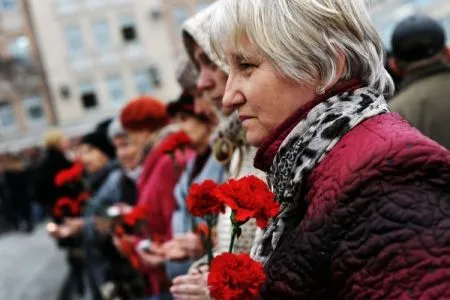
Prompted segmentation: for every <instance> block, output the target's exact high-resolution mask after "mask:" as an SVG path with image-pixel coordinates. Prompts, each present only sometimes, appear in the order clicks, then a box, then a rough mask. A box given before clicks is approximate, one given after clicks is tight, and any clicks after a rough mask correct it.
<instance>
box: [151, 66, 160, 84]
mask: <svg viewBox="0 0 450 300" xmlns="http://www.w3.org/2000/svg"><path fill="white" fill-rule="evenodd" d="M148 72H149V73H150V81H151V83H152V85H153V86H154V87H160V86H161V76H160V74H159V69H158V68H157V67H155V66H151V67H150V68H149V69H148Z"/></svg>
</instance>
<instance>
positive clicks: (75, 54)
mask: <svg viewBox="0 0 450 300" xmlns="http://www.w3.org/2000/svg"><path fill="white" fill-rule="evenodd" d="M64 33H65V36H66V44H67V51H68V52H69V56H70V57H71V58H72V59H79V58H82V57H83V56H84V54H85V53H84V44H83V36H82V33H81V30H80V28H78V27H76V26H69V27H67V28H66V29H65V32H64Z"/></svg>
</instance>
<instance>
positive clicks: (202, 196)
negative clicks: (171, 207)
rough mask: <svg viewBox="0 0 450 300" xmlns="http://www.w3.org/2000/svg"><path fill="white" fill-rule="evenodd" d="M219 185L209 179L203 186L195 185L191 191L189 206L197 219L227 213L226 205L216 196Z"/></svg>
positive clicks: (188, 200) (188, 199)
mask: <svg viewBox="0 0 450 300" xmlns="http://www.w3.org/2000/svg"><path fill="white" fill-rule="evenodd" d="M216 188H217V183H215V182H214V181H212V180H210V179H208V180H205V181H203V182H202V183H201V184H198V183H195V184H193V185H192V187H191V188H190V190H189V195H188V197H187V200H186V201H187V206H188V209H189V211H190V212H191V214H192V215H193V216H195V217H205V216H207V215H217V214H219V213H223V212H225V205H224V203H223V202H222V201H220V200H219V199H218V198H217V197H216V195H215V190H216Z"/></svg>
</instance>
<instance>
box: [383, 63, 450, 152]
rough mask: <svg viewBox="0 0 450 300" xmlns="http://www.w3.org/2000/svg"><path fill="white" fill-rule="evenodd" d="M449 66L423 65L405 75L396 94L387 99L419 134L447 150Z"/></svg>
mask: <svg viewBox="0 0 450 300" xmlns="http://www.w3.org/2000/svg"><path fill="white" fill-rule="evenodd" d="M449 82H450V67H449V66H446V65H443V64H435V65H431V66H427V67H424V68H421V69H418V70H415V71H412V72H410V73H409V74H407V75H406V76H405V78H404V80H403V81H402V84H401V87H400V93H399V94H398V95H397V96H395V97H394V98H393V99H392V101H391V102H390V108H391V110H392V111H395V112H398V113H399V114H400V115H401V116H402V117H404V118H405V119H406V120H408V121H409V122H410V123H411V124H412V125H413V126H414V127H416V128H417V129H419V130H420V131H421V132H422V133H423V134H425V135H426V136H428V137H430V138H432V139H433V140H435V141H436V142H438V143H439V144H441V145H443V146H444V147H446V148H447V149H450V126H449V123H448V118H449V116H450V99H449V95H450V84H449Z"/></svg>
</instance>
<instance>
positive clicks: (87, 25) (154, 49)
mask: <svg viewBox="0 0 450 300" xmlns="http://www.w3.org/2000/svg"><path fill="white" fill-rule="evenodd" d="M59 2H60V1H56V0H55V1H52V0H29V3H30V8H31V12H32V16H33V19H34V28H35V32H36V35H37V40H38V44H39V46H40V50H41V54H42V60H43V64H44V67H45V70H46V72H47V77H48V81H49V86H50V91H51V95H52V97H53V99H54V104H55V110H56V114H57V116H58V119H59V120H60V125H61V126H68V125H71V124H80V123H86V122H95V121H97V120H100V119H101V118H102V117H104V116H106V115H115V114H117V112H118V111H119V109H120V106H121V105H117V104H116V105H114V103H113V102H112V101H111V99H110V96H109V93H108V88H107V83H106V80H107V78H108V76H110V75H118V76H119V77H120V78H122V81H123V89H124V91H125V95H126V97H125V98H126V99H130V98H132V97H136V96H138V95H139V92H138V90H137V88H136V84H135V80H134V76H133V73H134V72H136V71H137V70H140V69H142V70H145V69H148V67H150V66H156V67H157V68H158V69H159V72H160V74H161V81H162V85H161V87H159V88H154V90H153V91H152V94H153V95H154V96H156V97H159V98H160V99H161V100H164V101H168V100H172V99H173V98H174V97H176V96H177V94H178V93H179V87H178V86H177V84H176V80H175V78H174V77H175V76H174V73H175V59H176V58H174V57H173V56H172V55H171V53H172V52H173V51H172V47H173V45H172V41H171V40H170V36H169V32H168V30H167V27H166V23H165V22H164V20H163V19H162V18H161V19H154V18H152V15H153V14H152V12H154V11H160V10H161V8H160V7H159V1H156V0H78V1H73V2H74V3H75V6H74V7H72V8H69V9H66V10H61V8H60V6H59V5H58V3H59ZM66 2H68V1H66ZM77 3H78V5H77ZM125 15H129V16H132V17H133V18H134V19H135V22H136V28H137V33H138V37H139V41H140V44H138V45H133V46H127V45H126V44H125V43H124V42H123V40H122V36H121V31H120V20H121V16H125ZM95 20H107V22H108V24H109V26H108V28H109V32H110V39H111V41H112V45H113V46H112V47H111V49H110V50H109V51H108V52H105V53H102V52H100V51H99V50H98V47H97V46H96V44H95V40H94V37H93V31H92V23H93V22H94V21H95ZM70 25H75V26H77V27H78V28H80V29H81V33H82V39H83V44H84V48H85V52H86V55H85V59H83V60H79V61H74V60H73V59H71V58H70V56H69V53H68V51H67V46H66V39H65V33H64V30H65V28H66V27H67V26H70ZM85 81H89V82H91V83H92V85H93V86H94V87H95V90H96V92H97V99H98V107H97V108H96V109H94V110H86V109H84V108H83V106H82V104H81V100H80V93H79V84H80V83H82V82H85ZM63 85H64V86H67V87H68V88H69V90H70V97H69V98H68V99H63V97H62V96H61V93H60V88H61V86H63Z"/></svg>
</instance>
